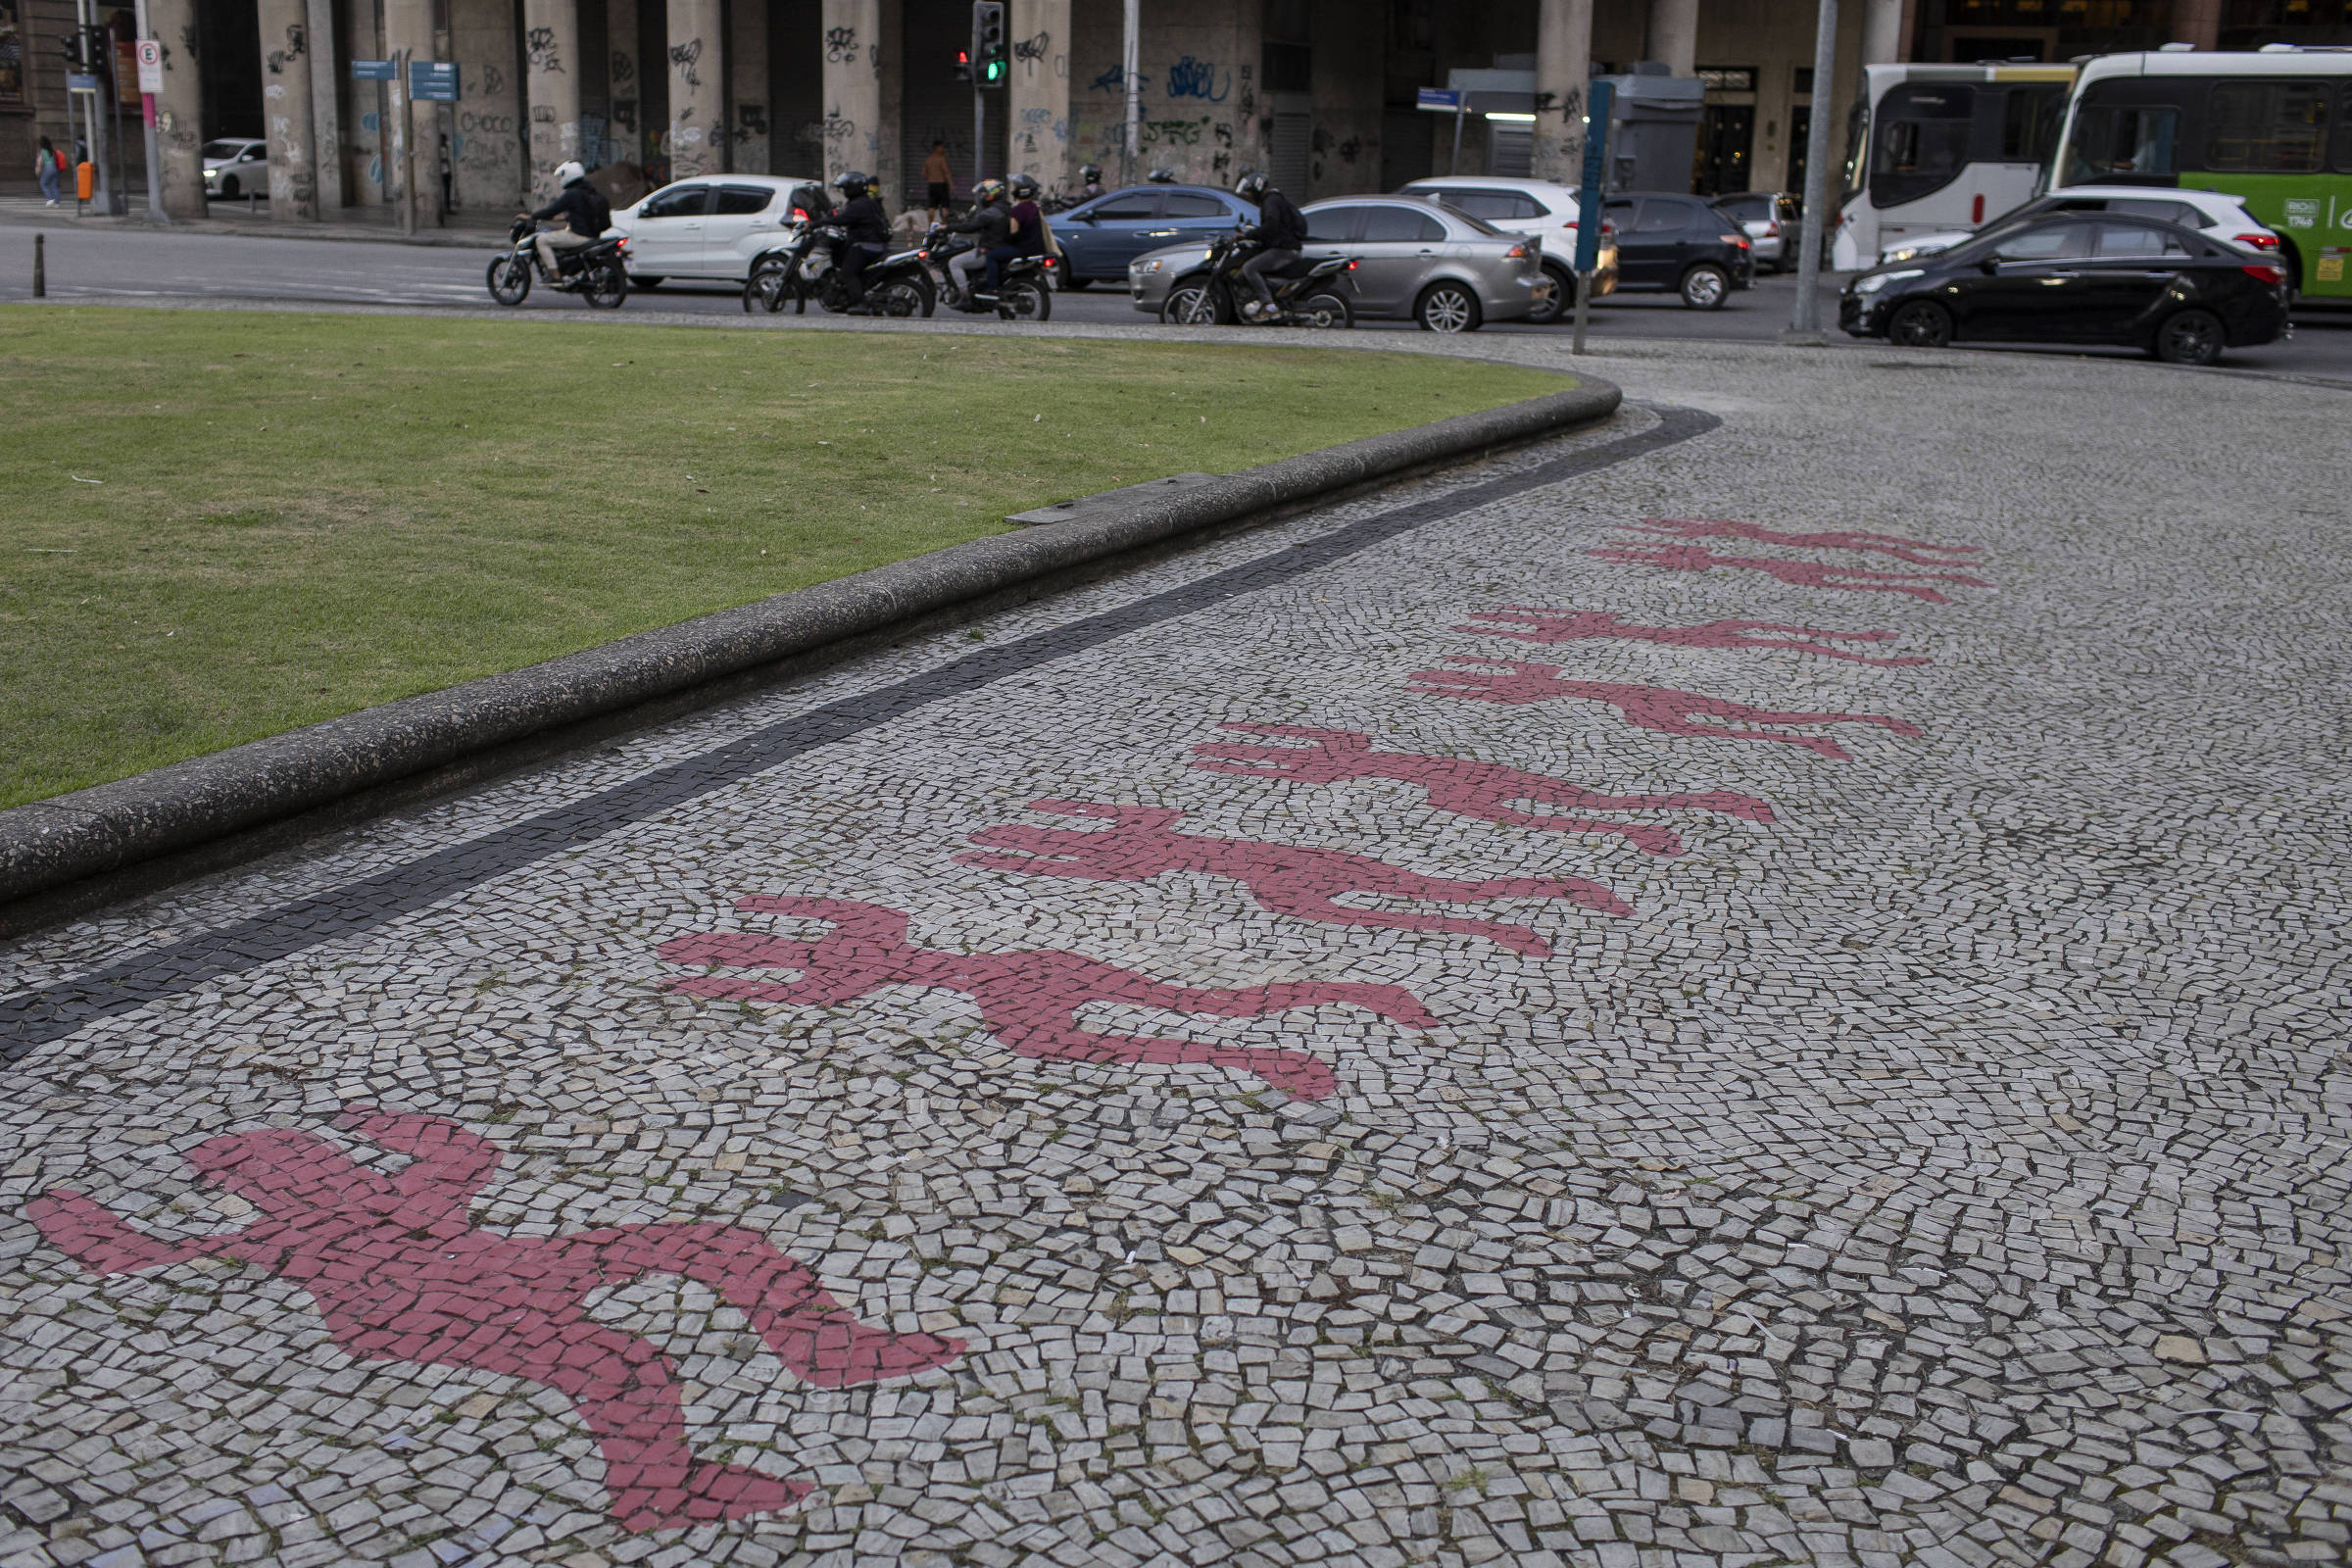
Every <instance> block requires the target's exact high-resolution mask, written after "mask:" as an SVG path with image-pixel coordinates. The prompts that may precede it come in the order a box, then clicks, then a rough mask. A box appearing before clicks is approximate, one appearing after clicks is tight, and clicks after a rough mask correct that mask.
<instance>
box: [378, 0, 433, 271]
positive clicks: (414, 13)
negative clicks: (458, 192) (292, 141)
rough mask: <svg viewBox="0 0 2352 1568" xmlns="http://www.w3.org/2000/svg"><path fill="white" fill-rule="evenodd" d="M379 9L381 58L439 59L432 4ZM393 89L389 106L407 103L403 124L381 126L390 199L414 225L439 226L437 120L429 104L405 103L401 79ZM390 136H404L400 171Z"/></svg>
mask: <svg viewBox="0 0 2352 1568" xmlns="http://www.w3.org/2000/svg"><path fill="white" fill-rule="evenodd" d="M383 7H384V12H383V15H384V38H383V44H382V48H383V50H384V55H385V57H386V58H390V57H395V56H397V55H398V54H399V53H400V52H401V51H403V50H406V51H408V53H409V56H410V58H411V59H412V60H435V59H438V58H440V57H439V56H437V55H435V54H434V53H433V0H383ZM393 86H394V88H395V90H394V91H392V92H390V93H387V94H386V95H385V96H386V98H387V99H388V100H389V101H390V102H392V103H396V104H408V112H407V117H406V118H407V123H406V124H405V125H398V126H396V125H392V124H386V125H385V126H384V128H383V157H384V162H385V164H386V166H387V167H388V168H390V169H391V172H392V188H393V191H394V193H395V200H396V201H397V200H399V199H401V198H402V197H405V198H406V200H407V201H408V203H409V211H410V212H411V213H412V214H413V215H414V217H415V223H416V226H417V227H418V228H431V227H433V226H434V225H435V224H437V223H439V222H440V221H441V174H440V171H439V169H438V167H437V164H436V161H437V159H438V157H439V154H440V141H439V137H440V128H439V124H438V117H436V116H435V115H434V113H433V108H434V106H433V105H431V104H419V103H411V102H410V100H409V95H408V82H407V81H406V80H405V79H403V80H401V81H398V82H395V83H394V84H393ZM396 134H397V135H401V136H402V137H404V151H405V155H406V165H407V167H405V168H402V167H398V166H397V165H396V164H395V161H394V158H393V138H394V136H395V135H396ZM395 211H397V209H395Z"/></svg>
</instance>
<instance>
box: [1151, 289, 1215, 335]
mask: <svg viewBox="0 0 2352 1568" xmlns="http://www.w3.org/2000/svg"><path fill="white" fill-rule="evenodd" d="M1159 319H1161V320H1163V321H1165V322H1167V323H1168V324H1169V325H1170V326H1222V325H1223V324H1224V322H1225V312H1224V309H1223V308H1222V307H1221V306H1220V305H1219V304H1218V303H1217V291H1216V290H1215V289H1213V288H1210V287H1209V286H1208V284H1207V283H1206V282H1205V281H1202V280H1200V279H1194V280H1192V281H1189V282H1183V283H1179V284H1177V285H1176V286H1175V287H1174V288H1172V289H1170V290H1168V297H1167V298H1166V299H1165V300H1163V301H1162V302H1161V303H1160V307H1159Z"/></svg>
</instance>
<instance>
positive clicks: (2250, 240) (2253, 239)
mask: <svg viewBox="0 0 2352 1568" xmlns="http://www.w3.org/2000/svg"><path fill="white" fill-rule="evenodd" d="M2235 237H2236V240H2237V243H2239V244H2240V245H2251V246H2253V247H2254V248H2255V249H2256V250H2258V251H2275V250H2277V249H2278V235H2276V234H2239V235H2237V236H2235Z"/></svg>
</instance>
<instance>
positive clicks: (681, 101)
mask: <svg viewBox="0 0 2352 1568" xmlns="http://www.w3.org/2000/svg"><path fill="white" fill-rule="evenodd" d="M718 23H719V0H669V128H668V130H667V131H666V133H665V134H664V137H663V139H664V142H665V143H666V146H665V149H664V150H665V151H666V152H667V153H668V154H669V177H670V178H672V179H692V178H694V177H695V176H696V175H699V174H715V173H717V172H719V170H720V168H721V163H720V157H719V138H720V137H722V136H724V135H725V134H726V133H727V127H726V122H725V120H724V118H723V111H724V109H725V105H726V97H725V92H726V80H727V75H726V73H727V40H726V35H725V33H723V32H722V31H721V30H720V28H719V25H718Z"/></svg>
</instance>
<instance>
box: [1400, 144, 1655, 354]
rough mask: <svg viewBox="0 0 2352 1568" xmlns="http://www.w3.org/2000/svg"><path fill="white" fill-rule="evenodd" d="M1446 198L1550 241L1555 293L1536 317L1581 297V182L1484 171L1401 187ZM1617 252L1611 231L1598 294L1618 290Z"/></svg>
mask: <svg viewBox="0 0 2352 1568" xmlns="http://www.w3.org/2000/svg"><path fill="white" fill-rule="evenodd" d="M1397 195H1399V196H1420V197H1425V198H1427V199H1428V200H1431V201H1440V202H1444V203H1445V204H1446V206H1448V207H1450V208H1452V209H1453V210H1454V211H1456V212H1460V213H1468V214H1469V215H1470V216H1471V217H1472V218H1478V219H1484V220H1485V221H1487V222H1490V223H1492V224H1494V225H1495V227H1496V228H1500V229H1507V230H1508V231H1510V232H1511V233H1514V234H1530V235H1533V236H1535V237H1536V238H1538V239H1540V240H1542V241H1543V242H1544V272H1545V273H1546V274H1547V275H1548V276H1549V277H1550V278H1551V299H1550V301H1549V302H1548V303H1547V304H1545V305H1544V307H1543V308H1542V309H1540V310H1539V311H1538V312H1537V313H1536V314H1535V315H1533V316H1530V317H1529V318H1528V319H1529V320H1531V321H1538V322H1544V321H1556V320H1558V319H1560V317H1561V315H1562V314H1563V313H1564V312H1566V311H1567V310H1568V308H1569V307H1570V306H1572V305H1573V304H1575V302H1576V279H1575V275H1574V273H1572V272H1571V271H1570V269H1571V268H1573V267H1574V266H1575V265H1576V217H1577V211H1576V187H1575V186H1574V185H1555V184H1553V183H1552V182H1551V181H1550V180H1547V179H1500V178H1495V179H1490V178H1488V177H1487V176H1486V175H1484V174H1439V175H1435V176H1432V177H1431V178H1428V179H1416V180H1414V181H1413V182H1412V183H1411V184H1410V185H1407V186H1405V187H1404V188H1403V189H1402V190H1400V191H1398V192H1397ZM1616 287H1617V258H1616V254H1615V252H1614V251H1613V249H1612V248H1611V247H1610V244H1609V237H1608V236H1606V235H1604V236H1603V237H1602V239H1601V253H1600V268H1599V270H1597V271H1596V272H1594V274H1593V298H1594V299H1598V298H1600V297H1601V296H1602V295H1605V294H1609V293H1612V292H1614V291H1615V289H1616Z"/></svg>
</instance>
